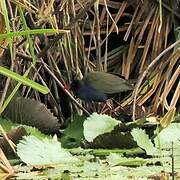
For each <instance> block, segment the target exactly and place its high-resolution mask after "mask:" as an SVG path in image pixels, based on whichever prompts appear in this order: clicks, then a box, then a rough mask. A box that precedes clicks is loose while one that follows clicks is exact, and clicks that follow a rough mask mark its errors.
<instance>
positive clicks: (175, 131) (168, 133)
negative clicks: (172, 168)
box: [154, 123, 180, 154]
mask: <svg viewBox="0 0 180 180" xmlns="http://www.w3.org/2000/svg"><path fill="white" fill-rule="evenodd" d="M179 140H180V123H172V124H170V125H169V126H168V127H167V128H165V129H163V130H162V131H161V132H160V133H159V134H158V136H157V137H156V138H155V139H154V142H155V145H156V147H158V141H159V142H160V145H161V148H171V147H172V142H173V144H174V145H173V146H174V147H175V148H177V147H180V141H179ZM179 154H180V153H179Z"/></svg>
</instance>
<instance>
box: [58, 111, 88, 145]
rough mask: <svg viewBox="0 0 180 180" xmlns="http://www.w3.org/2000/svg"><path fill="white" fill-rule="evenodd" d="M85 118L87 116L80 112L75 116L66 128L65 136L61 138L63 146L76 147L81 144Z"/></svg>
mask: <svg viewBox="0 0 180 180" xmlns="http://www.w3.org/2000/svg"><path fill="white" fill-rule="evenodd" d="M85 118H86V117H85V116H80V115H78V114H76V115H75V116H74V117H73V121H72V122H71V123H70V124H69V125H68V127H67V128H66V129H65V131H64V136H63V137H62V138H61V144H62V147H64V148H75V147H79V146H80V143H81V141H82V139H84V135H83V123H84V120H85Z"/></svg>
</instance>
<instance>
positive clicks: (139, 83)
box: [132, 40, 180, 120]
mask: <svg viewBox="0 0 180 180" xmlns="http://www.w3.org/2000/svg"><path fill="white" fill-rule="evenodd" d="M178 44H180V40H178V41H176V42H175V43H173V44H171V45H170V46H169V47H168V48H166V49H165V50H164V51H162V52H161V53H160V54H159V55H158V56H157V57H156V58H155V59H154V60H153V61H152V62H151V63H150V64H149V66H148V67H147V68H146V70H145V71H144V72H143V74H142V75H141V76H140V77H139V78H138V81H137V84H136V86H135V89H134V91H133V115H132V119H133V120H135V114H136V100H137V95H138V89H139V87H140V85H141V83H142V81H143V79H144V78H145V76H146V74H147V73H148V72H149V70H150V69H151V68H152V67H153V66H154V65H155V64H156V63H157V62H158V61H159V60H160V58H161V57H162V56H163V55H164V54H166V53H167V52H168V51H170V50H171V49H172V48H174V47H175V46H176V45H178Z"/></svg>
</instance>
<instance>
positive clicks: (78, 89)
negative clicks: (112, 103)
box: [71, 72, 133, 102]
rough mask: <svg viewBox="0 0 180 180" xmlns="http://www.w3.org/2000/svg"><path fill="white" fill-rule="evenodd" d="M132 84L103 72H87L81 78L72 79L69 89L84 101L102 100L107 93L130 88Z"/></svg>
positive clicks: (115, 92) (105, 98)
mask: <svg viewBox="0 0 180 180" xmlns="http://www.w3.org/2000/svg"><path fill="white" fill-rule="evenodd" d="M132 89H133V85H132V84H130V83H129V82H128V81H127V80H125V79H122V78H120V77H118V76H116V75H113V74H109V73H105V72H92V73H88V74H87V75H85V76H84V78H83V79H81V80H74V81H73V82H72V84H71V90H72V91H73V92H74V94H75V95H76V96H77V97H79V98H80V99H82V100H85V101H95V102H104V101H106V100H107V99H108V95H111V94H117V93H120V92H123V91H128V90H132Z"/></svg>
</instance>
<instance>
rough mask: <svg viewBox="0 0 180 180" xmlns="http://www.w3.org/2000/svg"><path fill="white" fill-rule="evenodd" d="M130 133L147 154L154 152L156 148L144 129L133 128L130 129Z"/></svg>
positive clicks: (153, 153)
mask: <svg viewBox="0 0 180 180" xmlns="http://www.w3.org/2000/svg"><path fill="white" fill-rule="evenodd" d="M131 135H132V136H133V138H134V140H135V141H136V142H137V145H138V146H139V147H141V148H142V149H144V150H145V151H146V154H147V155H155V154H156V152H157V149H156V148H155V147H154V145H153V143H152V142H151V140H150V139H149V137H148V135H147V134H146V132H145V130H142V129H139V128H135V129H133V130H132V131H131Z"/></svg>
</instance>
